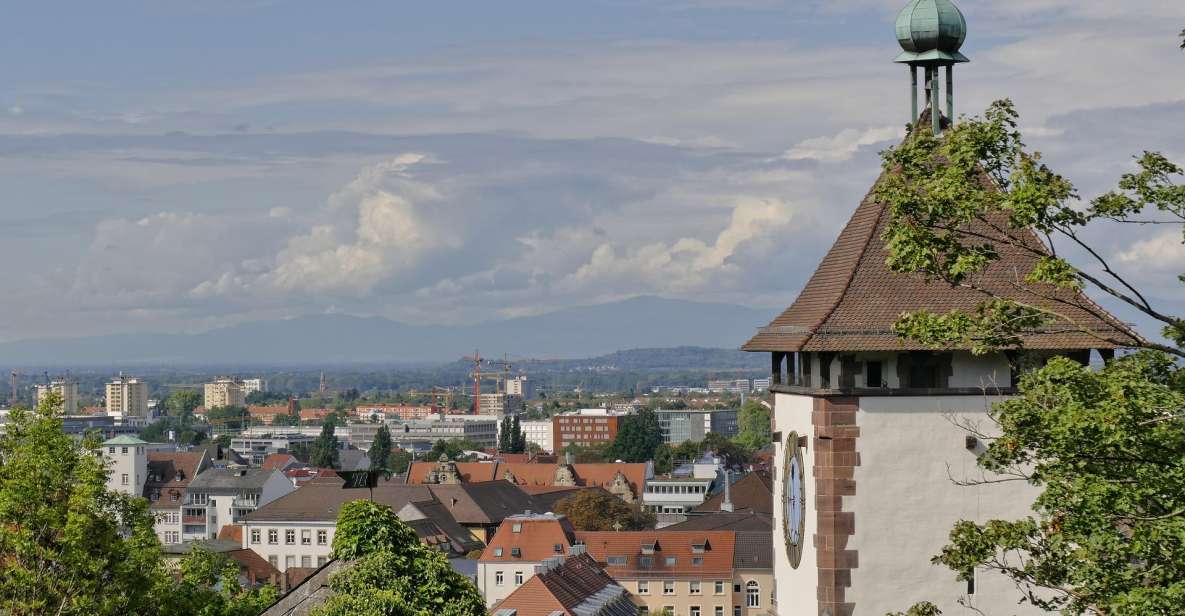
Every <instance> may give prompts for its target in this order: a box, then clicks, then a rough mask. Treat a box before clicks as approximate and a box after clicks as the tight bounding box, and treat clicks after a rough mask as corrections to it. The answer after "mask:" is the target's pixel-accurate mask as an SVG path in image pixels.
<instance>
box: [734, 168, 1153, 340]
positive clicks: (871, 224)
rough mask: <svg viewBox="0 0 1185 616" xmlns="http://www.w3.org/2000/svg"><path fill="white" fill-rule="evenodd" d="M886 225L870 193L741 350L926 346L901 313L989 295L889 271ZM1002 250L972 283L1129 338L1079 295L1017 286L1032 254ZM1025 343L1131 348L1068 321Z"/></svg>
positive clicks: (1029, 237)
mask: <svg viewBox="0 0 1185 616" xmlns="http://www.w3.org/2000/svg"><path fill="white" fill-rule="evenodd" d="M877 182H880V179H878V180H877ZM888 222H889V210H888V208H887V207H886V206H885V205H884V204H882V203H878V202H877V201H875V200H874V198H873V193H872V192H871V191H870V192H869V193H868V195H867V196H865V198H864V201H863V202H861V203H860V205H859V207H857V208H856V211H855V213H853V214H852V217H851V219H850V220H849V221H848V224H847V226H845V227H844V228H843V230H842V231H841V232H840V234H839V237H838V238H836V240H835V243H834V244H833V245H832V246H831V249H830V250H829V251H828V252H827V254H826V255H825V256H824V257H823V260H822V261H821V262H820V263H819V266H818V268H816V270H815V273H814V274H813V275H812V276H811V278H810V279H809V280H808V281H807V283H806V286H805V287H803V289H802V291H801V292H800V293H799V294H798V297H797V298H796V299H795V300H794V303H793V304H791V306H790V307H789V308H787V309H786V310H785V311H784V312H782V314H780V315H778V316H777V317H776V318H775V319H774V320H773V321H772V322H771V323H770V324H769V326H767V327H765V328H762V329H761V330H760V331H759V332H758V333H757V335H755V336H753V338H752V339H750V340H749V341H748V342H747V343H745V345H744V346H743V347H742V348H743V350H746V351H837V352H838V351H875V350H884V351H896V350H924V349H927V348H928V347H926V346H925V345H922V344H920V343H918V342H916V341H913V340H906V339H902V338H900V337H898V336H897V335H896V334H895V333H894V332H893V328H892V326H893V323H894V322H895V321H896V320H897V319H898V318H899V317H900V316H901V315H902V313H905V312H909V311H914V310H921V309H926V310H930V311H934V312H938V313H947V312H949V311H951V310H956V309H958V310H964V311H970V312H974V310H975V307H976V306H977V305H978V304H979V303H980V302H981V301H983V300H984V299H985V297H986V296H985V295H983V294H982V293H981V292H979V291H976V290H973V289H970V288H963V287H952V286H950V285H948V284H945V283H943V282H938V281H935V282H930V283H927V282H926V281H925V280H924V279H923V278H922V277H921V276H916V275H907V274H894V273H893V272H891V271H890V270H889V267H888V265H886V259H887V258H888V256H889V252H888V249H887V247H886V246H885V242H884V240H883V239H882V236H883V234H884V231H885V227H886V225H887V223H888ZM980 224H982V226H983V230H984V231H985V232H987V233H989V234H991V235H993V236H998V233H996V232H994V231H991V230H990V229H989V227H988V226H987V225H986V224H984V223H980ZM1005 226H1006V224H1005ZM1011 233H1012V234H1014V235H1019V236H1021V237H1022V238H1023V240H1024V241H1025V242H1026V243H1027V244H1028V245H1029V246H1032V247H1039V248H1040V249H1042V250H1043V249H1044V248H1043V245H1042V243H1041V241H1040V240H1039V239H1038V238H1037V236H1036V235H1034V234H1033V233H1032V232H1031V231H1029V230H1021V231H1016V230H1013V231H1011ZM1001 253H1002V254H1001V258H1000V259H999V260H998V261H996V262H995V263H994V264H992V265H991V266H990V267H988V268H987V269H986V270H985V271H983V272H981V273H980V274H977V275H976V276H975V279H974V280H975V283H976V284H978V285H980V286H982V287H984V288H987V289H991V290H992V291H993V292H994V293H997V294H1000V295H1001V296H1004V297H1011V298H1013V299H1015V300H1017V301H1021V302H1025V303H1028V304H1030V305H1037V306H1042V307H1046V308H1050V309H1053V310H1056V311H1057V312H1059V313H1061V314H1064V315H1066V316H1069V317H1070V318H1072V319H1073V320H1075V321H1077V322H1079V323H1083V324H1086V325H1087V326H1088V328H1089V329H1090V330H1091V331H1093V332H1094V333H1096V334H1099V335H1102V336H1105V337H1107V338H1109V339H1114V340H1116V341H1120V342H1122V341H1131V340H1134V334H1133V333H1132V332H1131V331H1130V330H1129V329H1128V328H1127V327H1126V326H1125V325H1123V324H1122V323H1120V322H1119V321H1118V320H1117V319H1115V318H1114V317H1112V316H1111V315H1109V314H1106V312H1105V311H1103V310H1102V309H1101V308H1099V307H1098V306H1097V305H1095V304H1094V303H1093V302H1091V301H1090V300H1089V299H1088V298H1087V297H1086V296H1085V295H1083V294H1081V293H1077V292H1074V291H1071V290H1066V289H1056V288H1053V287H1051V286H1039V287H1032V288H1036V289H1039V290H1040V292H1041V294H1042V295H1047V296H1048V297H1049V298H1052V299H1048V298H1046V297H1041V296H1039V295H1037V294H1036V293H1033V292H1032V291H1031V290H1025V289H1023V288H1020V287H1018V286H1017V285H1014V284H1013V282H1012V281H1013V280H1014V278H1015V276H1016V275H1018V274H1017V273H1018V272H1020V273H1021V275H1023V273H1025V272H1028V271H1030V270H1031V269H1032V266H1033V264H1034V263H1035V257H1034V256H1032V255H1031V254H1030V253H1028V252H1023V251H1022V250H1020V249H1019V248H1011V249H1003V250H1002V251H1001ZM1090 312H1094V313H1095V314H1098V315H1101V316H1094V315H1092V314H1090ZM1054 330H1056V331H1054ZM1067 330H1070V331H1067ZM1024 344H1025V346H1026V347H1028V348H1037V349H1065V350H1069V349H1096V348H1117V347H1120V346H1130V345H1129V344H1126V343H1122V344H1117V343H1111V342H1104V341H1102V340H1099V339H1098V338H1097V337H1096V336H1094V335H1091V334H1090V333H1086V332H1082V331H1077V328H1074V327H1073V326H1071V325H1070V324H1068V323H1063V324H1061V325H1055V326H1054V327H1053V328H1051V330H1050V331H1048V332H1041V333H1035V334H1032V335H1029V336H1026V337H1025V340H1024Z"/></svg>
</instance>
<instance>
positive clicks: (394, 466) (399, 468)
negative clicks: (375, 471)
mask: <svg viewBox="0 0 1185 616" xmlns="http://www.w3.org/2000/svg"><path fill="white" fill-rule="evenodd" d="M413 459H414V456H412V455H411V454H410V453H408V452H406V451H404V450H402V449H396V450H395V451H393V452H391V455H390V456H388V457H387V470H390V471H391V472H392V473H395V474H396V475H402V474H403V473H406V472H407V469H408V467H410V466H411V461H412V460H413Z"/></svg>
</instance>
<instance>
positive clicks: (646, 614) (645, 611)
mask: <svg viewBox="0 0 1185 616" xmlns="http://www.w3.org/2000/svg"><path fill="white" fill-rule="evenodd" d="M638 616H650V608H648V607H646V606H645V605H639V606H638Z"/></svg>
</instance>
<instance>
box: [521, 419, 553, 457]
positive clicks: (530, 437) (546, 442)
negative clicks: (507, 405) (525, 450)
mask: <svg viewBox="0 0 1185 616" xmlns="http://www.w3.org/2000/svg"><path fill="white" fill-rule="evenodd" d="M519 426H521V427H522V430H523V436H525V437H526V438H527V444H528V445H530V444H534V445H535V446H537V447H539V450H540V451H545V452H547V453H552V452H553V450H554V448H555V437H554V435H555V432H554V430H553V428H554V424H553V423H552V421H551V420H550V419H540V420H538V421H523V422H519Z"/></svg>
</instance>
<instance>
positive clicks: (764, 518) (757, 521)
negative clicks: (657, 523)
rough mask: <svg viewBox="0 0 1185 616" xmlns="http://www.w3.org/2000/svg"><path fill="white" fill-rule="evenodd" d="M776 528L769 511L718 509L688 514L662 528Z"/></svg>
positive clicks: (756, 529) (767, 529) (771, 529)
mask: <svg viewBox="0 0 1185 616" xmlns="http://www.w3.org/2000/svg"><path fill="white" fill-rule="evenodd" d="M773 529H774V519H773V516H772V515H770V514H768V513H754V512H752V511H746V512H739V513H730V512H727V511H716V512H713V513H704V514H701V515H691V516H688V517H687V519H686V520H684V521H682V522H679V523H678V524H671V525H670V526H664V527H663V528H662V530H664V531H673V530H734V531H756V532H765V533H771V532H773Z"/></svg>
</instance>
